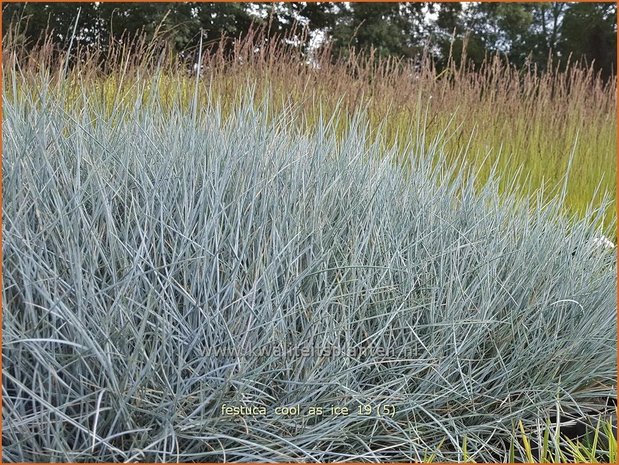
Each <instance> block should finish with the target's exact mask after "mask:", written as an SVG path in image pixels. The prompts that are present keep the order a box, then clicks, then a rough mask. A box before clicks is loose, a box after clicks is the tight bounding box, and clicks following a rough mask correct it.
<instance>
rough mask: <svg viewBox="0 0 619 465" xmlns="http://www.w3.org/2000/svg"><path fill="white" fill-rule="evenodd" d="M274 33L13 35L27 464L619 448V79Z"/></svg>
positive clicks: (514, 455)
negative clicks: (225, 41)
mask: <svg viewBox="0 0 619 465" xmlns="http://www.w3.org/2000/svg"><path fill="white" fill-rule="evenodd" d="M253 50H255V48H254V44H253V43H252V42H251V41H248V42H244V43H239V44H238V45H237V47H236V50H235V52H234V54H233V55H232V56H227V57H222V56H217V55H211V54H208V53H206V54H204V55H203V56H202V58H200V60H196V61H198V63H199V65H200V66H201V67H202V71H201V72H200V73H199V74H198V73H195V72H194V71H193V66H192V64H193V62H194V58H195V57H192V56H188V57H186V60H187V61H185V62H183V61H182V60H181V59H180V58H179V57H178V56H174V55H173V54H171V53H170V52H169V51H168V48H167V47H166V45H165V43H154V44H148V45H146V44H141V45H140V44H139V43H138V44H137V50H133V51H131V52H130V51H129V50H128V49H122V48H121V49H112V51H111V52H110V56H109V57H107V60H104V59H103V58H105V57H101V56H97V55H86V54H81V53H80V51H77V55H76V56H77V57H80V58H79V59H80V60H81V61H75V58H74V59H73V61H72V62H69V63H67V62H65V61H64V60H65V58H66V56H68V55H69V54H68V53H67V51H66V50H54V49H53V48H51V46H49V44H45V43H44V44H42V46H41V48H40V49H39V50H38V51H35V52H33V53H31V54H27V55H26V54H23V53H22V51H21V50H20V49H19V48H17V47H11V46H10V41H9V42H8V44H7V46H5V49H4V54H5V56H4V60H5V61H4V63H5V65H4V76H3V79H4V82H3V88H4V91H5V93H4V100H3V105H4V121H3V140H4V147H3V190H4V198H3V228H4V231H3V232H4V243H3V273H4V276H3V283H4V286H3V294H2V297H3V300H2V304H3V325H4V326H3V392H4V408H3V411H4V423H3V434H4V438H3V446H4V449H3V451H4V460H5V461H11V462H12V461H31V460H35V461H48V460H55V461H135V460H144V461H156V462H158V461H181V462H183V461H264V460H267V461H342V460H355V461H359V460H363V461H374V462H376V461H390V460H391V461H411V460H415V461H433V460H440V461H445V460H448V461H463V460H467V461H515V460H518V461H520V460H533V459H535V460H540V461H542V460H552V461H561V462H564V461H577V460H583V459H584V460H590V461H593V460H601V461H613V460H614V459H615V458H616V441H614V438H613V437H612V436H613V433H614V432H613V430H612V422H611V421H610V419H609V413H612V412H613V406H612V405H609V399H610V398H613V397H615V396H616V386H615V385H614V383H615V381H616V345H615V333H616V299H615V294H616V257H615V253H614V251H612V250H608V249H605V248H603V247H600V246H599V244H598V243H597V242H596V239H597V238H599V237H600V233H601V232H600V229H602V232H604V233H606V234H607V235H612V234H613V232H614V227H615V224H616V222H615V215H614V209H613V208H612V207H613V202H614V194H615V188H614V185H615V93H614V85H615V83H614V81H611V82H606V83H604V82H602V81H601V80H600V79H598V78H597V77H596V76H595V75H593V73H592V72H591V71H588V70H586V69H581V68H579V67H576V66H575V67H571V68H568V71H567V72H566V73H558V72H555V71H551V72H548V73H542V74H537V73H536V72H535V70H527V71H517V70H515V69H513V68H511V67H510V66H509V64H508V63H504V62H502V61H501V60H500V59H498V58H497V59H492V60H489V61H488V63H487V64H485V65H484V66H483V67H482V68H481V69H480V70H476V71H473V70H471V69H468V68H467V67H466V66H462V67H459V66H456V65H455V64H452V66H451V67H449V68H448V70H447V71H444V72H442V73H441V74H440V75H439V74H437V73H436V72H435V71H434V70H433V67H432V65H431V63H430V62H428V61H424V60H421V61H420V62H419V63H417V64H406V63H402V62H398V61H380V60H375V59H374V58H373V57H371V56H370V57H359V56H352V57H351V58H350V59H349V60H348V61H347V62H343V63H332V62H331V60H330V59H329V57H328V56H327V55H324V56H320V57H315V60H314V62H312V63H311V64H308V63H306V62H305V61H304V60H301V59H300V58H299V57H298V56H295V55H293V54H291V53H290V51H288V50H286V49H285V47H279V48H277V47H275V48H269V47H266V48H262V51H261V52H260V53H258V54H256V53H254V52H253ZM204 51H205V50H203V52H204ZM189 55H191V54H189ZM568 165H571V166H570V173H569V178H566V177H565V176H566V171H567V167H568ZM282 344H285V345H286V347H288V348H301V347H316V346H319V347H342V348H355V349H363V350H364V351H365V352H363V356H359V357H358V358H350V357H335V358H329V357H327V358H315V357H304V356H297V355H290V354H283V355H282V354H279V353H276V352H275V351H273V352H270V353H267V354H266V355H265V356H263V357H262V358H251V357H250V358H248V359H246V358H243V357H238V356H228V357H224V359H222V358H221V357H219V358H218V357H213V356H205V354H207V353H210V352H209V351H212V350H214V349H218V350H224V349H225V350H227V351H229V352H228V353H234V351H236V350H241V351H244V350H247V349H251V350H256V349H258V348H264V347H270V348H275V347H278V348H279V347H280V346H281V345H282ZM381 347H382V348H384V349H387V351H388V353H389V356H387V357H386V358H385V357H384V356H380V355H377V354H376V353H375V352H374V351H375V350H376V349H377V348H381ZM243 403H249V404H252V405H260V406H263V407H265V408H268V409H269V414H268V415H266V416H264V417H259V418H252V417H244V418H233V417H226V416H225V415H223V414H222V405H239V404H243ZM295 404H300V405H311V404H316V405H340V406H344V405H346V406H349V407H350V408H351V409H352V410H353V411H356V408H357V407H358V406H359V405H361V406H363V405H369V406H372V407H373V408H378V407H381V406H385V405H386V406H389V407H390V408H391V407H393V409H394V410H393V411H392V410H390V409H387V410H386V411H387V412H390V411H392V412H393V414H389V415H379V414H377V413H376V410H372V412H371V415H368V416H362V415H360V416H349V417H344V416H342V417H330V418H328V417H324V418H322V417H320V418H309V419H308V418H303V419H297V418H282V417H281V416H277V415H274V414H273V408H274V407H276V406H282V405H295ZM560 418H563V420H573V419H579V420H581V421H583V422H586V423H591V425H592V426H591V427H590V428H589V429H590V437H589V439H587V440H586V444H585V445H584V446H583V445H582V444H580V445H577V443H576V440H575V439H573V438H571V439H570V438H568V437H566V436H565V435H563V434H562V433H561V430H562V427H561V425H558V424H557V423H560V422H559V420H560ZM598 419H601V421H600V423H597V420H598ZM596 426H597V427H596ZM582 440H583V439H582V438H581V439H580V441H582Z"/></svg>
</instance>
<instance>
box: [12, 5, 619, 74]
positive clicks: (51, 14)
mask: <svg viewBox="0 0 619 465" xmlns="http://www.w3.org/2000/svg"><path fill="white" fill-rule="evenodd" d="M78 11H79V19H78V21H77V28H76V36H75V37H76V39H77V40H78V41H79V42H80V43H81V45H89V46H93V47H98V48H106V47H109V46H110V43H112V42H114V41H116V42H118V41H125V42H129V40H128V39H129V38H130V37H135V36H136V35H138V34H140V35H143V34H145V36H146V37H153V36H154V35H155V34H157V33H160V32H165V33H167V34H169V35H170V38H171V39H172V41H173V43H174V44H175V47H176V48H177V50H178V51H181V50H186V49H188V48H191V47H194V46H196V45H197V44H198V43H199V41H200V33H201V32H202V34H203V36H202V38H203V40H206V41H207V42H209V41H212V42H218V41H219V40H220V39H221V37H222V36H225V37H229V38H237V39H242V38H243V37H244V36H246V35H247V34H249V33H250V32H251V31H252V29H255V28H263V29H266V30H267V31H268V35H267V37H268V38H274V37H286V38H287V41H288V42H289V43H291V44H292V45H294V46H295V47H297V48H298V50H299V52H300V53H304V54H308V55H309V54H311V53H313V52H314V51H315V50H316V49H319V48H321V47H330V49H331V51H332V52H333V53H332V56H333V57H334V59H340V58H342V57H344V58H346V55H347V54H349V53H351V51H353V52H361V51H367V50H369V49H373V50H374V53H375V55H376V56H377V57H382V58H385V57H406V58H415V57H416V56H419V54H420V53H421V52H422V51H423V52H425V53H428V54H429V55H430V56H431V57H432V59H433V60H434V62H435V64H436V66H437V68H438V69H439V70H440V69H441V68H444V67H447V66H448V63H449V58H450V56H451V57H452V58H453V59H455V60H459V59H461V57H462V56H463V54H464V55H466V57H467V58H468V59H469V60H470V61H471V62H472V63H473V64H477V65H480V64H481V63H483V61H484V58H486V57H487V56H488V55H493V54H496V53H500V54H501V55H504V56H505V57H506V58H507V59H508V60H509V62H510V63H512V64H514V65H516V66H536V67H537V69H539V70H540V71H543V70H545V68H546V67H547V66H548V62H549V58H551V59H552V60H551V62H552V63H557V62H559V63H563V66H568V62H569V61H581V62H582V63H584V64H586V65H588V66H590V65H593V66H594V68H595V70H596V71H599V72H600V74H601V75H602V77H603V78H608V77H609V76H611V75H614V74H615V73H616V66H617V63H616V60H617V57H616V42H617V40H616V32H617V31H616V29H617V28H616V15H617V7H616V4H615V3H562V2H552V3H550V2H548V3H546V2H543V3H464V2H461V3H431V2H419V3H412V2H406V3H299V2H297V3H244V2H240V3H198V2H183V3H97V2H95V3H49V4H41V3H23V2H17V3H8V4H5V5H4V6H3V24H4V25H5V27H4V30H5V31H6V30H8V29H10V27H11V26H13V27H14V26H15V25H16V24H19V39H20V40H21V41H22V44H23V45H24V46H25V47H34V46H35V44H36V42H37V40H39V38H40V37H41V35H42V34H43V33H45V32H50V31H51V32H52V37H53V39H54V40H55V41H58V42H64V41H66V40H67V38H68V37H71V36H72V31H73V27H74V25H75V23H76V19H77V18H78ZM7 26H8V27H7ZM220 46H221V47H224V48H225V47H231V45H230V44H229V43H226V42H221V43H220ZM224 51H225V50H224Z"/></svg>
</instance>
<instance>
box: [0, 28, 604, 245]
mask: <svg viewBox="0 0 619 465" xmlns="http://www.w3.org/2000/svg"><path fill="white" fill-rule="evenodd" d="M5 42H6V43H5V52H4V55H5V56H4V62H5V67H4V69H5V76H4V79H5V87H4V89H5V93H6V94H7V97H9V98H12V93H14V92H18V93H20V92H24V91H25V92H26V93H28V92H36V91H37V90H36V81H34V80H33V81H32V82H33V85H32V88H31V89H28V90H26V89H22V88H16V87H13V86H12V85H11V82H12V80H11V74H12V73H13V72H21V73H26V74H27V73H33V75H34V74H36V73H38V72H42V71H43V70H45V72H49V73H52V74H54V75H57V76H58V77H60V76H62V77H63V78H62V79H57V80H56V82H57V83H58V86H59V89H60V87H65V86H66V87H68V88H69V89H74V91H73V92H71V91H70V90H69V91H67V89H66V88H65V89H64V90H63V95H65V96H66V105H68V106H71V105H81V102H82V101H83V99H84V98H85V99H102V100H104V101H105V102H107V104H108V109H109V111H110V112H114V113H116V114H118V115H122V107H123V105H124V104H126V103H128V102H132V101H133V99H132V98H127V97H132V96H133V95H135V94H136V92H139V93H140V94H141V95H143V96H144V98H146V99H149V98H152V97H153V96H155V95H156V96H157V98H158V99H160V101H161V105H162V111H164V112H165V111H168V110H170V108H171V107H172V106H174V105H179V104H180V105H183V106H187V107H191V106H193V105H197V106H198V107H202V106H204V105H205V102H206V101H207V100H208V99H216V98H221V100H222V101H223V102H224V104H225V105H226V106H227V107H228V108H232V107H233V106H234V105H236V104H239V102H241V101H242V99H241V97H242V96H241V95H240V92H241V91H240V89H246V87H247V86H246V85H244V84H246V83H247V82H249V83H251V84H252V85H253V88H254V89H255V93H256V94H257V95H258V97H261V96H264V95H265V94H267V93H268V95H269V99H270V101H271V105H272V110H273V115H274V117H277V115H279V114H280V110H282V109H283V108H284V107H289V106H291V105H292V106H293V107H294V108H296V109H297V110H298V111H300V112H301V113H302V116H303V117H302V118H301V119H300V121H303V125H304V126H305V127H302V128H300V129H302V130H310V129H311V128H313V127H314V126H315V123H316V121H317V120H318V118H320V117H321V115H322V117H323V118H324V117H325V115H326V116H327V117H329V116H331V115H333V116H332V117H333V124H335V125H336V126H338V127H341V129H342V130H344V129H345V127H346V126H347V124H348V122H349V120H350V115H352V114H354V113H355V111H356V110H357V109H359V108H364V109H366V110H368V111H367V114H368V115H369V118H370V121H369V123H370V125H371V127H372V128H373V129H375V130H379V131H381V132H383V133H384V134H385V135H386V136H387V138H386V141H387V143H391V142H395V143H397V144H399V145H400V146H402V147H403V148H404V147H410V146H411V145H412V146H417V147H418V148H419V146H420V145H421V146H423V145H424V144H431V143H433V142H434V140H435V139H436V138H440V139H441V142H442V143H443V144H444V145H445V154H446V156H447V157H449V158H451V159H453V160H454V161H461V159H462V158H463V157H464V158H465V159H466V161H467V163H470V164H471V165H472V166H473V167H475V169H476V170H479V172H480V173H481V176H480V177H479V180H480V181H481V182H483V181H484V179H485V177H486V175H487V174H488V173H489V172H490V170H491V168H492V166H493V165H495V164H496V168H497V169H498V170H499V172H500V173H501V180H502V181H501V182H502V185H501V186H500V188H501V190H508V189H509V190H512V189H517V190H518V191H519V193H520V194H521V195H530V194H531V193H532V192H534V191H535V190H536V189H537V188H538V187H540V186H542V185H544V186H545V187H546V193H547V194H546V195H554V192H553V190H552V189H549V187H555V186H559V185H561V184H562V183H563V182H564V177H565V175H566V173H567V172H568V166H571V168H570V169H569V178H568V182H567V193H566V198H565V210H566V213H568V214H575V215H576V216H580V215H581V214H582V213H584V212H585V210H586V208H587V206H588V205H590V204H594V205H599V204H600V203H601V202H602V199H603V197H604V194H605V193H607V194H608V195H609V196H610V198H611V199H612V200H613V201H614V196H615V190H616V189H615V186H616V175H615V173H616V95H615V88H616V80H615V79H614V78H613V79H611V80H610V81H608V82H603V81H602V80H601V79H599V77H598V76H596V75H595V74H594V73H593V71H592V70H591V69H587V68H583V67H580V66H578V65H570V66H568V67H567V71H562V72H560V71H558V68H557V67H555V66H554V65H552V64H550V65H549V71H546V72H543V73H539V72H537V70H535V69H526V70H518V69H515V68H514V67H512V66H511V65H510V64H509V63H507V62H506V61H505V60H503V59H501V58H500V57H494V58H491V59H489V60H488V61H487V62H486V63H485V64H484V65H483V66H482V67H481V68H480V69H478V70H473V69H470V68H468V67H466V66H458V65H456V63H453V62H452V63H451V64H450V65H449V68H447V69H446V70H443V71H442V72H438V71H437V70H436V69H435V68H434V67H433V65H432V63H431V62H430V61H429V60H425V59H423V60H421V61H420V62H419V63H418V64H417V65H416V66H413V65H412V64H410V63H404V62H402V61H399V60H383V61H381V60H377V59H374V57H371V56H357V55H355V54H351V55H350V58H348V59H347V61H346V62H335V61H333V60H332V57H331V56H330V53H329V51H328V50H326V51H324V52H322V53H321V54H320V55H319V56H316V57H315V59H314V61H315V64H314V66H308V65H307V63H306V60H305V59H303V58H301V57H299V56H298V55H297V54H295V53H294V52H291V51H290V50H288V49H286V48H285V47H284V46H277V45H273V46H267V47H264V48H263V50H262V51H261V52H260V53H253V52H252V50H255V42H256V39H255V38H250V39H248V40H247V41H245V42H238V43H236V45H235V46H234V48H233V51H232V52H231V54H229V55H228V56H223V55H222V54H219V53H209V50H207V49H206V47H205V48H204V50H203V58H202V64H203V70H202V72H201V74H200V76H195V75H194V74H192V73H190V72H189V69H190V66H187V65H184V64H182V63H181V60H180V58H179V57H178V56H176V55H175V54H173V53H172V52H170V51H169V48H168V47H166V45H165V43H163V42H153V43H151V44H146V43H145V42H143V41H142V42H140V43H139V45H138V52H137V53H136V52H133V53H131V52H127V51H126V50H125V49H122V48H119V47H114V46H113V47H111V51H110V52H109V55H110V56H111V57H113V59H111V58H110V59H108V60H107V64H106V67H105V70H102V69H101V66H96V65H94V63H96V62H98V61H100V58H101V57H100V56H96V54H95V55H90V56H87V57H86V59H85V60H84V62H83V63H82V64H81V65H79V66H73V67H71V68H70V69H69V70H68V72H67V75H66V76H64V72H65V67H64V65H63V58H64V55H63V54H64V53H65V52H64V51H62V52H59V53H54V51H53V48H52V47H51V45H50V44H43V45H42V46H41V48H39V49H37V50H36V51H35V52H30V53H29V54H28V55H25V54H24V53H22V52H21V51H20V50H19V49H18V48H17V47H12V45H11V41H10V35H9V36H8V38H7V40H6V41H5ZM54 57H55V58H54ZM110 63H114V64H110ZM18 70H19V71H18ZM75 80H79V81H82V82H83V81H84V80H88V81H89V82H90V85H89V86H88V89H89V90H88V95H82V94H81V93H83V89H84V88H85V87H84V86H77V85H74V82H75ZM243 100H244V99H243ZM260 100H261V99H260V98H258V99H256V101H260ZM420 134H422V135H423V139H421V138H420V136H419V135H420ZM403 153H404V152H403ZM570 158H572V162H571V165H570ZM514 180H515V182H514ZM614 215H615V211H614V208H610V207H609V210H608V214H607V219H606V220H605V222H606V223H607V224H610V222H611V217H612V216H614ZM605 232H606V233H607V234H612V233H611V232H610V231H605Z"/></svg>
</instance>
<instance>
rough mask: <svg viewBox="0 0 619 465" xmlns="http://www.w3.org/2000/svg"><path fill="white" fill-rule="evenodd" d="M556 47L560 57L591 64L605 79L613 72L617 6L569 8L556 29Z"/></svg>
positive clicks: (614, 66) (575, 5) (614, 69)
mask: <svg viewBox="0 0 619 465" xmlns="http://www.w3.org/2000/svg"><path fill="white" fill-rule="evenodd" d="M560 34H561V40H560V42H559V43H558V44H557V45H558V49H559V50H560V51H561V53H562V55H563V56H567V55H569V54H571V55H572V57H573V58H574V59H576V60H584V61H586V62H589V63H592V64H593V66H594V68H595V69H597V70H599V71H601V73H602V76H603V77H606V78H607V77H609V76H611V75H612V74H614V73H616V71H617V54H616V50H617V5H616V4H615V3H578V4H574V5H571V6H570V8H569V9H568V10H567V12H566V13H565V17H564V19H563V22H562V24H561V26H560Z"/></svg>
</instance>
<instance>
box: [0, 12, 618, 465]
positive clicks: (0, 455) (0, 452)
mask: <svg viewBox="0 0 619 465" xmlns="http://www.w3.org/2000/svg"><path fill="white" fill-rule="evenodd" d="M240 1H241V0H232V1H230V2H226V1H224V0H211V1H210V2H208V3H238V2H240ZM386 2H388V0H374V1H372V0H355V1H354V2H351V3H386ZM456 2H457V0H443V1H441V2H432V3H456ZM482 2H488V0H482ZM499 2H500V3H516V2H510V1H509V0H495V1H493V2H488V3H499ZM528 2H530V3H545V2H544V1H543V0H528ZM4 3H26V2H20V1H16V0H8V1H7V0H4V1H3V0H0V10H1V9H2V7H3V4H4ZM28 3H91V2H84V1H83V0H65V1H58V0H30V1H29V2H28ZM100 3H184V2H181V1H178V0H173V1H167V0H153V1H151V2H147V1H146V0H130V1H127V0H124V1H123V0H100ZM197 3H207V2H206V1H205V0H197ZM260 3H279V2H275V1H274V0H262V1H261V2H260ZM284 3H292V2H284ZM307 3H318V2H317V0H309V2H307ZM415 3H416V2H415ZM462 3H465V2H462ZM518 3H519V2H518ZM523 3H524V2H523ZM575 3H617V5H618V7H619V1H618V2H612V1H608V0H601V1H596V0H576V2H575ZM618 18H619V17H618ZM618 30H619V19H618ZM0 31H2V14H1V11H0ZM616 53H617V62H618V63H619V47H618V48H617V51H616ZM615 72H616V71H615ZM2 74H3V67H2V40H0V76H2ZM2 91H3V88H2V79H0V98H1V97H2ZM617 94H619V81H618V82H617ZM616 116H617V121H619V105H618V106H617V109H616ZM2 121H3V118H2V104H1V103H0V152H1V151H2V146H3V143H2V142H3V140H2V134H3V133H2ZM616 137H617V146H619V131H617V136H616ZM616 156H617V165H618V166H619V151H618V152H617V153H616ZM0 173H2V158H1V157H0ZM615 179H617V173H615ZM616 197H617V200H616V201H615V213H616V214H617V216H618V217H619V182H617V187H616ZM2 212H3V210H2V182H0V215H1V214H2ZM0 221H1V220H0ZM2 231H3V228H2V225H1V224H0V244H2V243H3V242H2ZM617 237H619V222H618V223H617ZM616 250H617V252H616V253H617V258H618V259H619V245H618V247H616ZM0 258H2V249H0ZM2 271H3V269H2V260H0V288H2V286H3V274H2ZM617 283H618V285H619V275H618V278H617ZM616 297H617V306H618V307H619V293H618V294H617V296H616ZM2 321H3V319H2V301H1V300H0V348H1V347H2ZM617 345H618V346H619V312H618V313H617ZM617 371H618V373H619V358H618V360H617ZM617 381H618V384H619V377H618V378H617ZM0 386H2V357H0ZM0 389H1V388H0ZM617 439H619V434H618V436H617ZM3 457H4V455H3V449H2V395H1V391H0V463H4V462H3V461H2V459H3ZM28 463H40V464H41V465H47V464H45V463H44V462H28ZM65 463H70V462H65ZM96 463H98V464H102V465H107V464H106V463H105V462H96ZM140 463H147V464H148V465H156V464H155V463H152V462H150V463H148V462H140ZM196 463H198V462H196ZM199 463H201V464H210V463H213V462H199ZM245 463H246V464H248V465H249V464H251V465H262V464H259V463H258V462H245ZM298 463H299V462H297V463H280V462H277V464H278V465H298ZM301 463H302V462H301ZM332 463H336V462H332ZM382 463H389V464H392V465H400V464H399V463H397V462H395V463H394V462H382ZM437 463H439V462H437ZM75 465H78V464H77V463H75ZM110 465H111V464H110ZM346 465H365V464H364V463H362V462H346ZM444 465H448V464H444Z"/></svg>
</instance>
